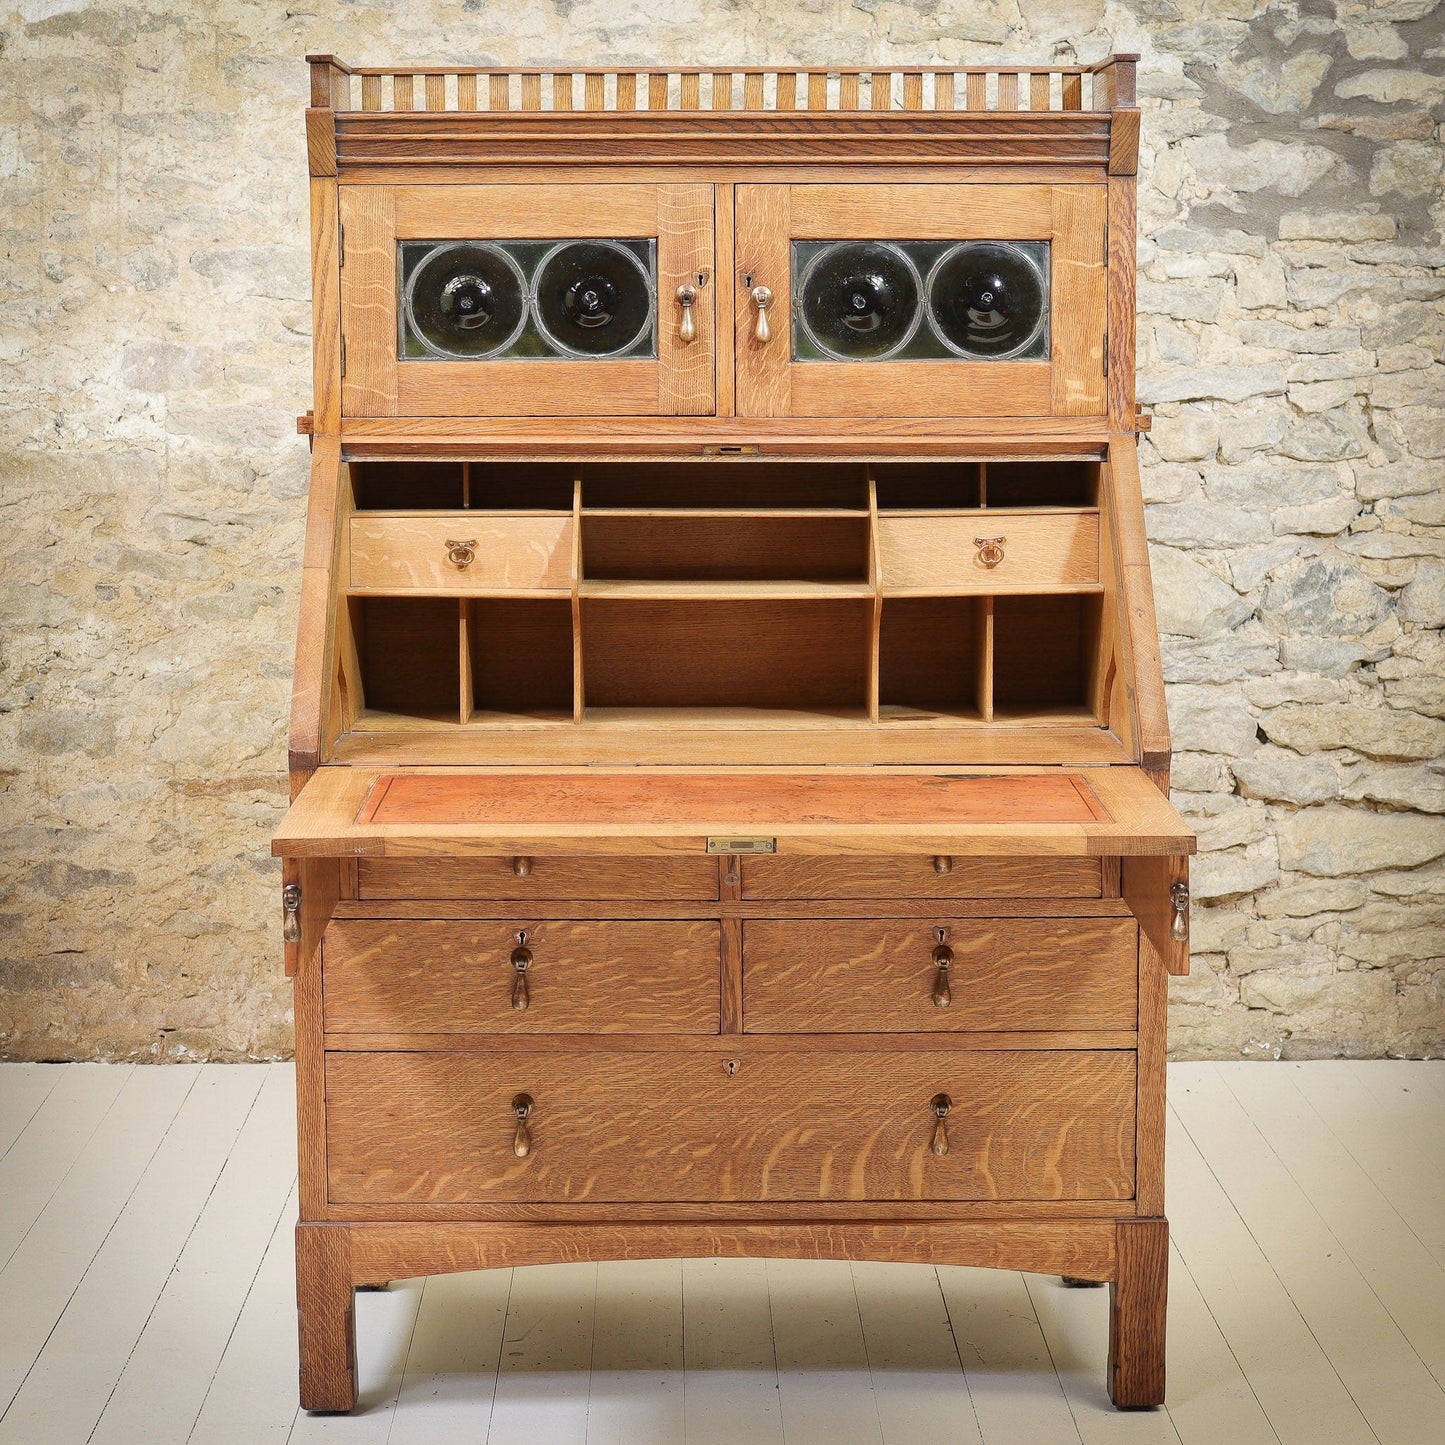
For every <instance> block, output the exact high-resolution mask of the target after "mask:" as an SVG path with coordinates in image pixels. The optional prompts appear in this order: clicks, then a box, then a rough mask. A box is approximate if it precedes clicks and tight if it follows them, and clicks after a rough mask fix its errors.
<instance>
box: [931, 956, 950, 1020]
mask: <svg viewBox="0 0 1445 1445" xmlns="http://www.w3.org/2000/svg"><path fill="white" fill-rule="evenodd" d="M933 966H934V968H936V969H937V970H938V972H937V973H936V974H935V975H934V978H933V1006H934V1008H947V1007H948V1006H949V1004H951V1003H952V1002H953V990H952V989H950V988H949V986H948V970H949V969H950V968H952V967H953V950H952V949H951V948H950V947H949V946H948V945H947V944H946V943H942V942H940V943H938V944H937V945H935V947H934V950H933Z"/></svg>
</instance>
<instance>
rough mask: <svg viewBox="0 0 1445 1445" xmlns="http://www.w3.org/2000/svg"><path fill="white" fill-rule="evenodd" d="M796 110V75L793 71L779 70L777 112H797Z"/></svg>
mask: <svg viewBox="0 0 1445 1445" xmlns="http://www.w3.org/2000/svg"><path fill="white" fill-rule="evenodd" d="M797 108H798V75H797V72H796V71H793V70H780V71H779V72H778V103H777V109H779V110H797Z"/></svg>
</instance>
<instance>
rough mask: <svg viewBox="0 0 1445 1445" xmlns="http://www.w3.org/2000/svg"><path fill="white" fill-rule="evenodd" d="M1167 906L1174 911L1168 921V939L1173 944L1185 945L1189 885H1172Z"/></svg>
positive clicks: (1187, 926) (1187, 927)
mask: <svg viewBox="0 0 1445 1445" xmlns="http://www.w3.org/2000/svg"><path fill="white" fill-rule="evenodd" d="M1169 904H1170V906H1171V907H1172V908H1173V909H1174V917H1173V918H1172V919H1170V921H1169V937H1170V938H1172V939H1173V940H1174V942H1175V943H1186V942H1188V940H1189V885H1188V884H1187V883H1174V884H1172V885H1171V886H1170V888H1169Z"/></svg>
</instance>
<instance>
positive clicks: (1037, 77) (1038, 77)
mask: <svg viewBox="0 0 1445 1445" xmlns="http://www.w3.org/2000/svg"><path fill="white" fill-rule="evenodd" d="M1029 109H1030V110H1048V109H1049V73H1048V71H1046V70H1036V71H1035V72H1034V73H1033V74H1032V75H1031V76H1030V77H1029Z"/></svg>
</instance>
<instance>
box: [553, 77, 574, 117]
mask: <svg viewBox="0 0 1445 1445" xmlns="http://www.w3.org/2000/svg"><path fill="white" fill-rule="evenodd" d="M552 109H553V110H571V109H572V72H571V71H570V70H559V71H557V72H556V73H555V74H554V75H553V76H552Z"/></svg>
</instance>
